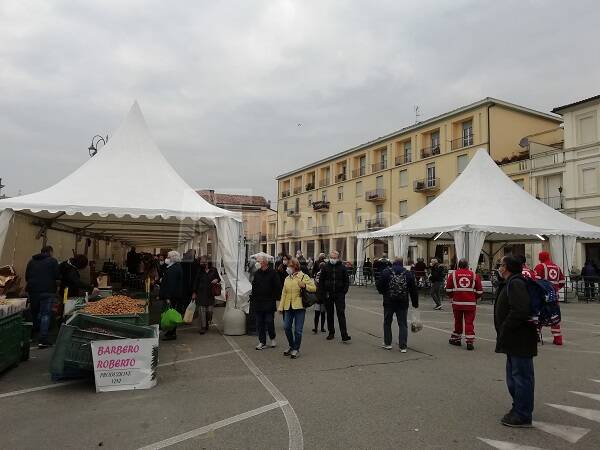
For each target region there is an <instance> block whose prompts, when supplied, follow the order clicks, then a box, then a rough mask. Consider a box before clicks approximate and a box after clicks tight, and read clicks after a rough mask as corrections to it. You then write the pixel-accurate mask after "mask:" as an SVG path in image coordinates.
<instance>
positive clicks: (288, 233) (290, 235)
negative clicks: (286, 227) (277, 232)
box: [281, 230, 300, 238]
mask: <svg viewBox="0 0 600 450" xmlns="http://www.w3.org/2000/svg"><path fill="white" fill-rule="evenodd" d="M299 236H300V231H299V230H292V231H286V232H285V233H283V234H282V235H281V237H284V238H295V237H299Z"/></svg>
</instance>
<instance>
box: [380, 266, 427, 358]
mask: <svg viewBox="0 0 600 450" xmlns="http://www.w3.org/2000/svg"><path fill="white" fill-rule="evenodd" d="M376 287H377V291H378V292H379V293H380V294H381V295H383V345H382V347H383V348H384V349H386V350H391V349H392V322H393V320H394V314H395V315H396V320H397V321H398V345H399V347H400V352H401V353H406V349H407V346H408V345H407V344H408V342H407V341H408V322H407V316H408V298H409V297H410V301H411V303H412V306H413V308H418V307H419V292H418V290H417V282H416V280H415V277H414V274H413V273H412V272H410V271H408V270H406V268H405V267H404V261H403V259H402V258H396V259H395V260H394V263H393V264H392V266H391V267H388V268H387V269H385V270H384V271H383V272H382V273H381V276H380V277H379V278H378V279H377V284H376Z"/></svg>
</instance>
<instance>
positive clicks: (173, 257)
mask: <svg viewBox="0 0 600 450" xmlns="http://www.w3.org/2000/svg"><path fill="white" fill-rule="evenodd" d="M165 264H166V265H167V270H166V271H165V275H164V277H163V279H162V280H161V281H160V291H159V294H158V295H159V297H160V299H161V300H169V302H170V303H171V308H174V309H176V310H178V311H179V312H181V309H182V307H183V269H182V268H181V255H180V254H179V252H176V251H174V250H173V251H170V252H169V253H168V254H167V258H166V259H165ZM173 339H177V327H175V328H173V329H171V330H168V331H167V332H166V333H165V334H164V336H163V340H164V341H170V340H173Z"/></svg>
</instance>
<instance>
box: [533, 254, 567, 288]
mask: <svg viewBox="0 0 600 450" xmlns="http://www.w3.org/2000/svg"><path fill="white" fill-rule="evenodd" d="M534 270H535V273H536V274H537V275H538V277H540V278H541V279H542V280H548V281H549V282H550V283H551V284H552V286H553V287H554V290H555V291H556V292H557V293H558V291H560V290H561V289H562V288H563V287H564V286H565V275H564V274H563V272H562V270H561V269H560V267H559V266H558V265H556V264H554V263H553V262H552V260H551V259H550V254H549V253H548V252H540V263H539V264H538V265H537V266H535V269H534Z"/></svg>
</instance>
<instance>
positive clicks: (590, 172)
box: [581, 167, 598, 194]
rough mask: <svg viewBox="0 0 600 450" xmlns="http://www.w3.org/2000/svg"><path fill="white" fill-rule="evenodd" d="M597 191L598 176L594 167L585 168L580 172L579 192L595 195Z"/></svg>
mask: <svg viewBox="0 0 600 450" xmlns="http://www.w3.org/2000/svg"><path fill="white" fill-rule="evenodd" d="M597 190H598V174H597V170H596V168H595V167H586V168H584V169H582V170H581V192H582V193H583V194H595V193H596V192H597Z"/></svg>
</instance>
